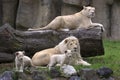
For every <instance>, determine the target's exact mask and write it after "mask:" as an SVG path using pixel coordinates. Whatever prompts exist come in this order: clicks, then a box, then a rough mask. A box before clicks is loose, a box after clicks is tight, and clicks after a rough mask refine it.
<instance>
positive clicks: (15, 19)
mask: <svg viewBox="0 0 120 80" xmlns="http://www.w3.org/2000/svg"><path fill="white" fill-rule="evenodd" d="M87 5H91V6H94V7H95V8H96V16H95V18H93V22H97V23H101V24H103V25H104V27H105V29H106V32H105V33H104V36H105V37H106V38H109V39H113V40H120V31H119V30H120V27H119V26H120V24H119V23H120V19H119V17H118V16H119V13H120V1H119V0H0V26H1V25H3V24H4V23H6V22H8V23H9V24H11V25H12V27H14V28H15V29H19V30H26V29H28V28H38V27H44V26H46V25H47V24H48V23H49V22H50V21H52V20H53V19H54V18H55V17H56V16H60V15H69V14H73V13H76V12H79V11H80V10H81V9H82V6H87ZM15 25H16V26H15Z"/></svg>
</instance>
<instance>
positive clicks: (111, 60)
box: [77, 40, 120, 80]
mask: <svg viewBox="0 0 120 80" xmlns="http://www.w3.org/2000/svg"><path fill="white" fill-rule="evenodd" d="M103 45H104V49H105V54H104V55H102V56H96V57H90V58H87V59H85V60H86V61H88V62H89V63H91V64H92V65H91V66H90V67H89V68H93V69H99V68H100V67H103V66H105V67H109V68H111V69H112V70H113V73H114V74H113V76H114V77H116V78H117V79H116V80H120V41H110V40H104V41H103ZM78 67H79V68H85V66H77V68H78ZM118 78H119V79H118Z"/></svg>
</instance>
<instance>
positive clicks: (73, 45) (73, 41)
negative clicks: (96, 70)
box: [32, 36, 90, 66]
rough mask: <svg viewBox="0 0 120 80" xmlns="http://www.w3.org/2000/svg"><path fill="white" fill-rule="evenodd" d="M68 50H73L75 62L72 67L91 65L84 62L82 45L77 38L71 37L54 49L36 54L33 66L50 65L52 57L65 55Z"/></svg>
mask: <svg viewBox="0 0 120 80" xmlns="http://www.w3.org/2000/svg"><path fill="white" fill-rule="evenodd" d="M66 50H72V53H73V55H75V56H74V60H73V61H71V64H72V65H76V64H83V65H90V64H89V63H88V64H87V62H86V61H84V60H83V59H82V57H81V55H80V45H79V41H78V39H77V38H76V37H74V36H70V37H67V38H65V39H64V40H62V41H61V42H60V43H59V44H58V45H56V46H55V47H53V48H49V49H45V50H42V51H39V52H36V53H35V54H34V56H33V57H32V64H33V65H34V66H43V65H48V64H49V62H50V57H51V56H52V55H55V54H64V52H65V51H66Z"/></svg>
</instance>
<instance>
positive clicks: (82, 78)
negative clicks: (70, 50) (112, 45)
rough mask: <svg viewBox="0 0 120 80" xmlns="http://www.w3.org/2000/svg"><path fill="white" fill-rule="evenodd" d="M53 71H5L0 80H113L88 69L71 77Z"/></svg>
mask: <svg viewBox="0 0 120 80" xmlns="http://www.w3.org/2000/svg"><path fill="white" fill-rule="evenodd" d="M55 70H57V71H54V72H51V71H49V70H47V68H45V69H37V70H35V69H34V70H33V71H32V72H30V71H28V72H23V73H21V72H15V71H5V72H4V73H3V74H1V75H0V80H115V79H114V78H113V77H111V76H109V77H108V78H104V77H100V76H99V75H97V74H96V70H94V69H90V68H84V69H81V70H79V71H78V73H77V75H71V76H69V77H65V76H64V75H63V74H62V72H61V71H58V69H55ZM56 72H57V73H56ZM103 72H104V71H103ZM59 73H61V74H59ZM51 74H52V76H51ZM53 76H54V77H53Z"/></svg>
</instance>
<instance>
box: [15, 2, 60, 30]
mask: <svg viewBox="0 0 120 80" xmlns="http://www.w3.org/2000/svg"><path fill="white" fill-rule="evenodd" d="M59 6H61V4H60V1H59V0H19V7H18V13H17V19H16V28H17V29H19V30H26V29H28V28H38V27H43V26H46V25H47V24H48V23H49V22H50V21H51V20H52V19H54V18H55V17H56V16H58V15H59V14H60V12H59V10H60V7H59ZM55 9H56V10H55Z"/></svg>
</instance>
